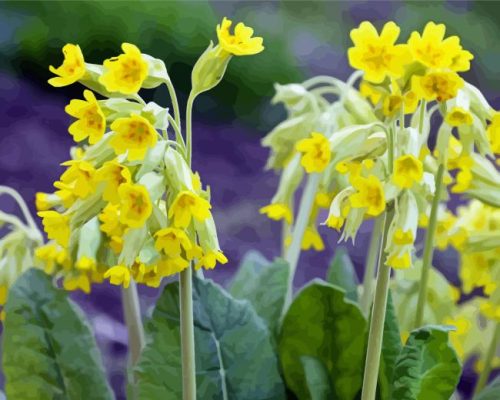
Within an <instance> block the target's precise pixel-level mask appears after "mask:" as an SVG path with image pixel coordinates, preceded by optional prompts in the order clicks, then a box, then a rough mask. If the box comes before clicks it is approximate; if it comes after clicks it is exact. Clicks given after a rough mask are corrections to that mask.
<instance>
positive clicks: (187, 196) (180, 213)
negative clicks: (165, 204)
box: [168, 190, 212, 228]
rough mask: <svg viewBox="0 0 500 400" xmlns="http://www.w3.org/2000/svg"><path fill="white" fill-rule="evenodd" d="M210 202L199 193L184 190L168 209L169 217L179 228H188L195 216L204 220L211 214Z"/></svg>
mask: <svg viewBox="0 0 500 400" xmlns="http://www.w3.org/2000/svg"><path fill="white" fill-rule="evenodd" d="M211 208H212V206H211V205H210V203H209V202H208V201H207V200H205V199H203V198H202V197H200V196H198V195H197V194H195V193H193V192H190V191H187V190H184V191H182V192H180V193H179V194H178V195H177V196H176V197H175V200H174V201H173V203H172V205H171V206H170V209H169V210H168V217H169V218H171V219H173V222H174V226H176V227H177V228H187V227H188V226H189V224H190V223H191V219H192V218H193V217H194V218H195V219H197V220H198V221H204V220H205V219H207V218H208V217H209V216H210V209H211Z"/></svg>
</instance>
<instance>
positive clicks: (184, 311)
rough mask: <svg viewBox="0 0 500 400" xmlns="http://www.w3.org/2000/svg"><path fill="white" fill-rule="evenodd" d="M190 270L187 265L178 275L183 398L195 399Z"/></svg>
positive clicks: (185, 399)
mask: <svg viewBox="0 0 500 400" xmlns="http://www.w3.org/2000/svg"><path fill="white" fill-rule="evenodd" d="M192 271H193V269H192V267H188V268H186V269H185V270H184V271H182V272H181V273H180V276H179V298H180V307H181V309H180V311H181V352H182V398H183V400H196V365H195V349H194V325H193V288H192V273H193V272H192Z"/></svg>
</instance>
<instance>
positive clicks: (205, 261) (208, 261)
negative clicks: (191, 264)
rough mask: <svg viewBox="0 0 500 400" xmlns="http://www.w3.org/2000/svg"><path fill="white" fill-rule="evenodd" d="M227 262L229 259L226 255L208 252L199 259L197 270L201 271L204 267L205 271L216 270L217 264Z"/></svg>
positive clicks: (219, 252)
mask: <svg viewBox="0 0 500 400" xmlns="http://www.w3.org/2000/svg"><path fill="white" fill-rule="evenodd" d="M227 261H228V260H227V257H226V256H225V255H224V253H222V251H220V250H218V251H208V252H206V253H204V254H203V255H202V256H201V257H200V258H199V259H198V262H197V263H196V265H195V268H196V269H199V268H201V267H203V268H205V269H214V268H215V265H216V264H217V262H219V263H220V264H226V263H227Z"/></svg>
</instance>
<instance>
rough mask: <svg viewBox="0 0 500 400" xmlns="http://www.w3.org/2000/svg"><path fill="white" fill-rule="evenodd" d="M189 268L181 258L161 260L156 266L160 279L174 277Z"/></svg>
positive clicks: (186, 262)
mask: <svg viewBox="0 0 500 400" xmlns="http://www.w3.org/2000/svg"><path fill="white" fill-rule="evenodd" d="M187 267H189V262H188V261H186V260H185V259H183V258H181V257H174V258H162V259H161V260H160V261H159V262H158V264H157V268H158V271H157V272H158V275H160V276H161V277H166V276H171V275H175V274H177V273H179V272H181V271H184V270H185V269H186V268H187Z"/></svg>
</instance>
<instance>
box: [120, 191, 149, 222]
mask: <svg viewBox="0 0 500 400" xmlns="http://www.w3.org/2000/svg"><path fill="white" fill-rule="evenodd" d="M118 195H119V197H120V222H121V223H122V224H124V225H127V226H129V227H131V228H138V227H140V226H142V225H143V224H144V223H145V222H146V220H147V219H148V218H149V216H150V215H151V212H152V211H153V206H152V204H151V199H150V198H149V194H148V191H147V189H146V188H145V187H144V186H142V185H139V184H132V183H124V184H122V185H120V187H119V188H118Z"/></svg>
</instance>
